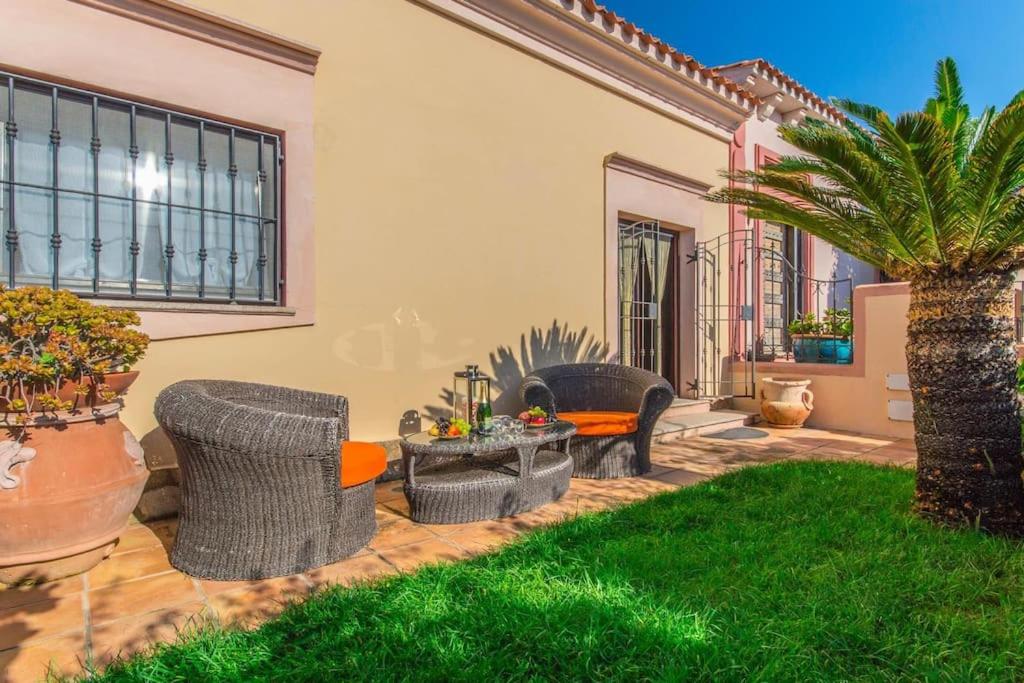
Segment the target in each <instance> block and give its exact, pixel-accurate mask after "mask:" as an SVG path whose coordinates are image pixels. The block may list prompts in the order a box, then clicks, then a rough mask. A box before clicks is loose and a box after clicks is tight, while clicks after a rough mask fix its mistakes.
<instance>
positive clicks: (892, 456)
mask: <svg viewBox="0 0 1024 683" xmlns="http://www.w3.org/2000/svg"><path fill="white" fill-rule="evenodd" d="M857 460H859V461H863V462H870V463H875V464H877V465H894V466H896V467H916V466H917V452H916V451H908V450H905V449H902V448H888V447H886V448H876V449H875V450H873V451H868V452H867V453H863V454H861V455H859V456H857Z"/></svg>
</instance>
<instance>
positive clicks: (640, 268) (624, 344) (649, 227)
mask: <svg viewBox="0 0 1024 683" xmlns="http://www.w3.org/2000/svg"><path fill="white" fill-rule="evenodd" d="M663 237H665V235H664V234H663V233H662V230H661V226H660V225H659V223H658V221H637V222H632V221H622V222H620V223H619V351H620V354H621V357H620V361H621V363H622V364H623V365H631V366H633V367H637V368H643V369H644V370H650V371H651V372H654V373H659V374H660V373H661V370H662V368H661V358H662V355H661V354H662V348H661V346H662V319H661V297H662V296H663V291H662V289H663V288H664V285H665V282H664V280H665V278H664V277H663V273H664V271H665V267H666V266H667V265H668V264H667V263H665V262H664V261H665V260H666V257H665V254H663V253H662V249H660V248H659V246H660V244H661V242H662V239H663Z"/></svg>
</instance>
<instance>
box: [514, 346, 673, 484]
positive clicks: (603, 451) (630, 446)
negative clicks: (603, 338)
mask: <svg viewBox="0 0 1024 683" xmlns="http://www.w3.org/2000/svg"><path fill="white" fill-rule="evenodd" d="M519 395H520V398H522V400H523V401H524V402H525V403H526V404H527V405H528V406H540V407H542V408H544V409H545V410H547V411H548V413H550V414H553V415H559V416H564V414H565V413H580V412H582V411H614V412H616V413H620V414H631V415H629V417H630V418H631V420H634V422H633V423H632V424H633V425H635V426H630V427H629V428H628V429H625V430H624V431H625V433H617V434H610V435H588V434H587V431H588V430H587V429H585V428H583V427H582V426H581V425H579V424H577V426H578V427H579V431H578V432H577V435H576V436H574V437H573V439H572V441H571V442H570V444H569V455H570V456H572V459H573V476H574V477H583V478H587V479H610V478H615V477H632V476H637V475H640V474H645V473H646V472H648V471H650V469H651V457H650V456H651V453H650V449H651V436H652V434H653V431H654V424H655V423H656V422H657V421H658V416H660V415H661V414H662V413H663V412H664V411H665V409H666V408H668V407H669V406H670V405H672V400H673V398H674V396H675V392H673V391H672V386H671V385H670V384H669V383H668V382H666V381H665V380H664V379H663V378H661V377H659V376H658V375H655V374H654V373H651V372H647V371H646V370H641V369H639V368H632V367H628V366H625V365H613V364H605V363H579V364H574V365H556V366H553V367H549V368H543V369H541V370H535V371H534V372H533V373H531V374H530V375H528V376H527V377H525V378H524V379H523V381H522V384H521V385H520V388H519ZM567 419H570V420H571V421H572V418H569V417H567Z"/></svg>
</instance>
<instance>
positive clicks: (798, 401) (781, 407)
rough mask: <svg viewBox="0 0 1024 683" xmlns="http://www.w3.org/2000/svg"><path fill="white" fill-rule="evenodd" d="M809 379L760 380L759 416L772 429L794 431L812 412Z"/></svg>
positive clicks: (767, 378)
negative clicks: (783, 428)
mask: <svg viewBox="0 0 1024 683" xmlns="http://www.w3.org/2000/svg"><path fill="white" fill-rule="evenodd" d="M810 384H811V380H809V379H774V378H772V377H765V378H764V379H763V380H761V415H763V416H764V419H765V420H766V421H767V422H768V424H770V425H772V426H773V427H785V428H788V429H796V428H797V427H802V426H803V424H804V422H805V421H806V420H807V418H808V417H809V416H810V414H811V411H812V410H814V394H813V393H811V390H810V389H808V388H807V387H808V386H810Z"/></svg>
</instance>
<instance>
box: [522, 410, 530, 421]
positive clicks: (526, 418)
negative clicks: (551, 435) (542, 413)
mask: <svg viewBox="0 0 1024 683" xmlns="http://www.w3.org/2000/svg"><path fill="white" fill-rule="evenodd" d="M519 419H520V420H522V421H523V422H529V421H530V420H531V419H533V416H532V415H530V411H528V410H524V411H523V412H521V413H519Z"/></svg>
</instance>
